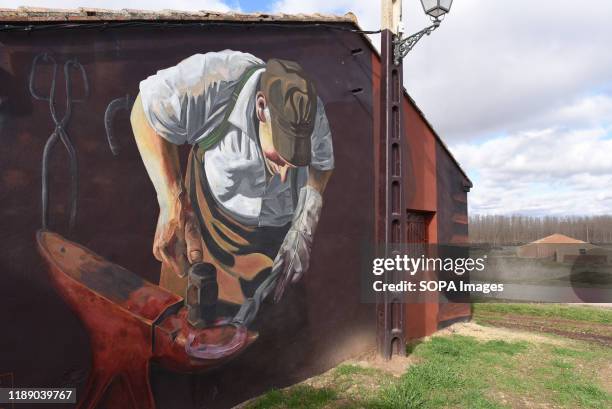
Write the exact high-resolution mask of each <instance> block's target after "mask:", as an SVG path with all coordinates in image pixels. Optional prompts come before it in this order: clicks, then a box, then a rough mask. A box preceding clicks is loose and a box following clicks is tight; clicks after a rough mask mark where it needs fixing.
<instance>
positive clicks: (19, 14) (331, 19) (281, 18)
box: [0, 6, 357, 25]
mask: <svg viewBox="0 0 612 409" xmlns="http://www.w3.org/2000/svg"><path fill="white" fill-rule="evenodd" d="M129 20H140V21H181V20H184V21H228V22H237V23H240V22H304V23H352V24H355V25H357V17H356V16H355V15H354V14H353V13H346V14H345V15H343V16H338V15H333V14H320V13H314V14H284V13H235V12H219V11H209V10H200V11H179V10H171V9H165V10H159V11H152V10H136V9H121V10H114V9H102V8H91V7H79V8H77V9H54V8H43V7H27V6H24V7H19V8H16V9H8V8H0V21H1V22H7V23H8V22H13V23H44V22H49V23H51V22H72V23H76V22H96V21H129Z"/></svg>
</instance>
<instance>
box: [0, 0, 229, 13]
mask: <svg viewBox="0 0 612 409" xmlns="http://www.w3.org/2000/svg"><path fill="white" fill-rule="evenodd" d="M228 3H229V4H232V2H224V1H221V0H173V1H171V2H169V1H167V0H129V1H125V0H3V1H2V7H7V8H16V7H20V6H30V7H48V8H63V9H74V8H78V7H92V8H101V9H117V10H119V9H124V8H129V9H141V10H163V9H174V10H185V11H197V10H209V11H229V10H231V9H232V8H233V9H235V8H236V7H230V6H229V5H228Z"/></svg>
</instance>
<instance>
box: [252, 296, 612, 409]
mask: <svg viewBox="0 0 612 409" xmlns="http://www.w3.org/2000/svg"><path fill="white" fill-rule="evenodd" d="M508 315H511V316H514V317H525V318H526V319H527V320H528V321H529V320H531V319H536V320H541V319H554V320H559V319H562V320H565V321H568V322H573V323H574V324H575V325H576V326H580V325H582V324H587V325H593V326H594V327H593V328H594V329H597V328H608V329H609V327H610V326H611V325H612V324H611V323H612V310H610V309H595V308H588V307H580V306H562V305H509V304H506V305H502V304H497V305H494V304H482V305H477V306H476V307H475V314H474V319H475V321H476V322H483V323H484V324H485V325H479V324H477V323H464V324H456V325H455V326H453V327H452V328H451V329H447V330H443V331H441V332H440V333H439V334H438V335H436V336H434V337H431V338H429V339H428V340H426V341H424V342H422V343H419V344H417V345H413V346H412V347H410V348H409V357H408V358H403V359H404V360H405V368H404V370H402V371H399V373H398V371H390V370H386V369H385V366H384V365H373V364H371V363H369V362H368V361H355V362H351V363H347V364H344V365H341V366H339V367H337V368H335V369H333V370H331V371H329V372H327V373H325V374H323V375H320V376H318V377H315V378H312V379H310V380H308V381H306V382H304V383H302V384H299V385H295V386H293V387H290V388H287V389H284V390H272V391H270V392H268V393H267V394H265V395H263V396H261V397H259V398H258V399H256V400H254V401H252V402H249V403H248V404H247V405H245V406H246V407H247V408H262V409H263V408H371V409H386V408H407V409H408V408H422V409H429V408H431V409H434V408H462V409H463V408H470V409H472V408H473V409H479V408H483V409H484V408H594V409H600V408H612V348H610V347H609V346H606V345H604V344H602V343H600V342H587V341H584V340H581V339H576V338H575V337H571V336H570V337H568V336H560V335H558V334H554V333H550V334H547V333H545V332H546V331H545V332H544V333H542V332H540V331H535V332H534V331H531V332H530V331H523V330H517V329H515V328H514V327H511V328H501V327H499V326H497V324H499V325H502V326H503V323H504V321H503V319H504V317H507V316H508ZM496 316H497V317H498V318H499V321H498V322H496V321H495V319H494V317H496ZM491 321H493V322H494V324H493V325H491V324H489V322H491Z"/></svg>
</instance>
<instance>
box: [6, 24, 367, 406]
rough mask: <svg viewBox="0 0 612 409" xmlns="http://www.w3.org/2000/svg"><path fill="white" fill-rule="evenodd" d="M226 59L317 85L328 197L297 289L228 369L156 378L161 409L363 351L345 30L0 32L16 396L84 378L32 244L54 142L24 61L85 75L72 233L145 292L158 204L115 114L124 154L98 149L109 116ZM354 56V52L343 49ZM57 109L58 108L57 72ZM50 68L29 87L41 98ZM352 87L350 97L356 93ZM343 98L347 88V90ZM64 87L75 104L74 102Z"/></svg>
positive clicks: (240, 395) (57, 223) (359, 187)
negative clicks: (46, 55)
mask: <svg viewBox="0 0 612 409" xmlns="http://www.w3.org/2000/svg"><path fill="white" fill-rule="evenodd" d="M226 48H229V49H234V50H240V51H245V52H250V53H253V54H254V55H256V56H258V57H260V58H262V59H264V60H266V59H268V58H270V57H277V58H284V59H290V60H296V61H298V62H299V63H300V64H301V65H302V66H303V67H304V69H305V70H306V71H307V72H308V73H309V74H310V75H311V76H312V77H313V79H314V80H315V82H316V84H317V87H318V90H319V94H320V96H321V98H322V100H323V101H324V102H325V105H326V111H327V115H328V118H329V121H330V125H331V130H332V134H333V139H334V151H335V160H336V169H335V172H334V175H333V176H332V179H331V181H330V184H329V186H328V188H327V191H326V194H325V197H324V201H325V205H324V210H323V214H322V218H321V221H320V224H319V229H318V231H317V236H316V239H315V245H314V250H313V257H312V264H311V268H310V271H309V272H308V275H307V277H305V279H304V280H302V282H301V283H300V284H298V285H296V286H293V287H292V288H291V290H290V292H289V294H288V296H286V297H285V298H284V300H283V301H282V302H281V303H280V304H279V305H265V306H264V308H263V310H262V311H261V312H260V315H259V318H258V320H257V322H256V323H255V327H256V328H257V329H258V330H259V332H260V338H259V339H258V340H257V342H256V343H255V344H254V345H253V346H251V347H250V348H249V349H248V350H247V351H246V352H245V353H244V355H242V356H241V357H239V358H238V359H237V360H235V361H233V362H232V363H230V364H229V365H227V366H225V367H223V368H221V369H219V370H216V371H214V372H211V373H209V374H204V375H193V376H192V375H180V374H175V373H172V372H168V371H166V370H164V369H161V368H157V367H154V368H153V370H152V377H153V388H154V392H155V396H156V400H157V403H158V407H160V408H194V407H202V406H203V405H205V406H206V407H228V406H229V405H231V404H235V403H238V402H240V401H243V400H244V399H247V398H250V397H252V396H254V395H256V394H259V393H262V392H264V391H265V390H267V389H269V388H271V387H282V386H286V385H288V384H291V383H293V382H295V381H297V380H301V379H304V378H305V377H307V376H310V375H313V374H315V373H319V372H321V371H323V370H325V369H327V368H329V367H330V366H332V365H333V364H335V363H337V362H338V361H340V360H342V359H345V358H347V357H348V356H350V355H353V354H355V353H356V352H357V351H361V350H363V349H364V348H368V347H372V346H373V343H374V336H375V334H374V331H375V328H376V326H375V316H374V312H375V311H374V307H373V306H372V305H368V304H361V303H360V301H359V294H360V292H359V281H358V279H359V274H358V269H359V268H360V263H361V260H360V259H359V258H358V257H357V255H358V254H360V252H361V251H360V250H361V249H362V248H363V246H364V245H369V244H370V243H371V242H372V240H373V224H374V220H373V217H374V211H373V197H374V192H373V165H372V164H373V160H372V159H373V144H372V128H373V123H372V117H371V109H372V89H371V85H370V84H371V55H370V51H369V49H368V48H367V46H366V44H365V43H364V41H363V40H362V39H361V37H360V36H359V35H357V34H353V33H348V32H341V31H337V30H329V29H324V28H320V29H315V28H295V29H289V28H270V27H265V26H262V27H250V28H247V27H244V26H240V25H238V26H234V27H232V26H225V27H223V28H222V27H215V26H210V27H204V28H197V29H192V28H173V29H167V30H161V29H148V28H130V29H110V30H106V31H101V30H81V29H79V30H52V31H41V32H36V33H32V34H25V33H0V64H1V65H0V81H1V82H0V94H1V95H2V96H3V98H4V100H5V102H4V103H3V108H2V109H3V111H2V112H4V116H3V117H4V122H3V126H2V128H1V131H0V132H1V133H0V138H1V142H2V148H1V149H0V220H1V223H2V230H1V231H2V233H3V237H2V239H3V245H2V246H0V267H1V268H0V271H1V273H2V279H1V282H0V300H1V301H0V323H1V324H2V330H1V331H0V374H1V373H13V376H14V380H15V384H16V385H17V386H60V385H77V386H82V385H83V382H84V380H85V378H86V375H87V371H88V366H89V363H88V362H89V353H88V351H89V349H88V348H89V346H88V337H87V334H86V332H85V330H84V329H83V327H82V326H81V324H80V323H79V321H78V319H77V318H76V317H75V315H74V314H73V312H72V311H70V310H69V309H68V308H67V307H66V306H65V305H64V303H63V302H62V300H61V299H60V298H59V296H58V295H57V294H56V292H55V291H54V290H53V288H52V286H51V285H50V281H49V278H48V276H47V274H46V268H45V267H44V266H43V264H42V263H41V260H40V258H39V256H38V254H37V251H36V248H35V237H34V234H35V232H36V230H37V229H39V228H40V223H41V222H40V202H41V199H40V186H41V157H42V152H43V146H44V144H45V141H46V140H47V137H48V136H49V134H50V133H51V132H52V130H53V128H54V125H53V123H52V121H51V117H50V111H49V106H48V104H47V103H45V102H43V101H38V100H33V99H32V97H31V96H30V94H29V91H28V86H27V84H28V75H29V72H30V68H31V64H32V60H33V58H34V56H35V55H37V54H38V53H40V52H43V51H48V52H52V53H54V55H55V57H56V59H57V60H58V62H59V63H60V64H63V62H64V61H66V60H67V59H70V58H77V59H78V60H79V61H80V62H81V63H82V64H83V65H84V67H85V69H86V71H87V75H88V77H89V85H90V88H91V96H90V98H89V99H88V100H87V101H86V102H84V103H80V104H76V105H75V106H74V108H73V113H72V118H71V120H70V122H69V125H68V126H67V131H68V134H69V136H70V138H71V139H72V141H73V142H74V144H75V146H76V149H77V152H78V158H79V166H80V168H79V182H80V185H79V186H80V189H81V190H80V193H79V212H80V213H79V216H78V223H77V228H76V231H75V232H74V234H72V235H70V236H69V237H70V238H72V239H73V240H75V241H77V242H79V243H81V244H83V245H85V246H87V247H89V248H90V249H92V250H93V251H95V252H97V253H99V254H101V255H102V256H104V257H106V258H108V259H109V260H111V261H113V262H115V263H117V264H120V265H122V266H124V267H126V268H128V269H130V270H132V271H134V272H135V273H137V274H139V275H141V276H142V277H144V278H146V279H148V280H150V281H152V282H154V283H156V282H157V281H158V277H159V268H160V266H159V263H158V262H157V261H156V260H155V259H154V258H153V256H152V254H151V248H152V240H153V233H154V229H155V223H156V219H157V212H158V209H157V202H156V198H155V192H154V190H153V187H152V185H151V183H150V181H149V180H148V177H147V175H146V173H145V169H144V166H143V164H142V162H141V160H140V157H139V155H138V152H137V149H136V146H135V143H134V141H133V137H132V135H131V131H130V127H129V123H128V119H127V114H126V115H125V116H123V117H121V118H119V119H118V120H117V122H116V124H115V128H116V133H117V136H118V138H119V140H120V143H121V147H122V152H121V154H120V155H119V156H118V157H113V156H112V154H111V152H110V150H109V148H108V145H107V142H106V140H105V132H104V124H103V115H104V111H105V109H106V106H107V104H108V103H109V102H110V101H111V100H112V99H114V98H117V97H120V96H123V95H125V94H127V93H129V94H131V95H136V93H137V88H138V83H139V81H140V80H142V79H144V78H146V77H147V76H148V75H150V74H152V73H155V72H156V71H157V70H158V69H161V68H166V67H168V66H172V65H174V64H176V63H178V62H179V61H180V60H182V59H183V58H186V57H188V56H190V55H192V54H195V53H204V52H208V51H217V50H222V49H226ZM358 48H361V49H362V51H361V52H359V51H358V50H357V51H355V50H356V49H358ZM59 74H60V75H59V79H58V82H57V87H58V95H57V109H58V111H59V115H60V116H61V115H62V113H63V111H64V92H63V87H64V80H63V74H62V73H61V70H60V73H59ZM49 86H50V70H49V69H48V68H43V69H41V71H40V73H39V74H38V75H37V78H36V87H37V88H38V89H39V90H40V91H41V92H43V91H44V92H48V88H49ZM359 89H360V90H359ZM351 90H356V91H355V92H354V93H353V92H351ZM82 92H83V85H82V82H81V81H80V80H75V83H74V91H73V94H74V96H75V97H78V96H79V95H82ZM50 171H51V180H52V183H51V205H50V215H51V228H52V229H53V230H56V231H58V232H60V233H64V234H66V228H65V226H66V219H67V210H68V206H67V203H68V172H67V161H66V155H65V154H64V151H63V148H62V147H61V145H59V144H58V145H57V146H56V151H55V152H54V154H53V156H52V160H51V164H50Z"/></svg>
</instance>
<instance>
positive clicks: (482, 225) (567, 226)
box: [469, 215, 612, 245]
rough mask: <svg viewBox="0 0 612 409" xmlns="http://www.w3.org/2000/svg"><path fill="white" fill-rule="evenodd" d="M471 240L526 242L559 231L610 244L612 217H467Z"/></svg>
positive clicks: (508, 242)
mask: <svg viewBox="0 0 612 409" xmlns="http://www.w3.org/2000/svg"><path fill="white" fill-rule="evenodd" d="M469 232H470V241H471V242H472V243H489V244H492V245H504V244H506V245H513V244H514V245H517V244H525V243H529V242H532V241H535V240H538V239H541V238H543V237H546V236H549V235H551V234H555V233H560V234H564V235H566V236H569V237H572V238H575V239H578V240H583V241H586V242H590V243H595V244H597V243H612V216H543V217H537V216H521V215H512V216H501V215H474V216H470V224H469Z"/></svg>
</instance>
